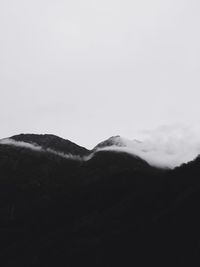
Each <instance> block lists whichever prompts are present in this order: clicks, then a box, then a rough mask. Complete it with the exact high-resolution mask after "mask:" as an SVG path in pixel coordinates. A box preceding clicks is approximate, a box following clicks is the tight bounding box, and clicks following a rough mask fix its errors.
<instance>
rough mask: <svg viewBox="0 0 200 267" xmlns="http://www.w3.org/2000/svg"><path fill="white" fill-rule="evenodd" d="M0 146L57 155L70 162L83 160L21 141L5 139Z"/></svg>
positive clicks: (0, 142)
mask: <svg viewBox="0 0 200 267" xmlns="http://www.w3.org/2000/svg"><path fill="white" fill-rule="evenodd" d="M0 144H2V145H10V146H16V147H23V148H28V149H31V150H34V151H38V152H48V153H51V154H54V155H57V156H59V157H62V158H65V159H72V160H78V161H82V160H84V158H83V157H81V156H78V155H72V154H65V153H63V152H59V151H56V150H54V149H51V148H45V149H44V148H43V147H41V146H39V145H36V144H30V143H27V142H23V141H15V140H13V139H11V138H6V139H2V140H0Z"/></svg>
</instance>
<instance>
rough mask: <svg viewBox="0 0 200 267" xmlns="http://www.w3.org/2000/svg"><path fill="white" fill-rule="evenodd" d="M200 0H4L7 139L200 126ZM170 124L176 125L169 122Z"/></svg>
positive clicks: (0, 55)
mask: <svg viewBox="0 0 200 267" xmlns="http://www.w3.org/2000/svg"><path fill="white" fill-rule="evenodd" d="M199 14H200V1H198V0H167V1H163V0H151V1H149V0H135V1H134V0H101V1H100V0H99V1H95V0H85V1H83V0H48V1H47V0H34V1H33V0H32V1H30V0H17V1H16V0H1V1H0V92H1V97H0V122H1V128H0V129H1V130H0V138H3V137H7V136H10V135H13V134H18V133H21V132H24V133H32V132H34V133H54V134H57V135H60V136H62V137H64V138H67V139H70V140H72V141H74V142H77V143H79V144H81V145H84V146H87V147H91V146H93V145H95V144H96V143H98V142H99V141H102V140H103V139H105V138H108V137H109V136H111V135H117V134H120V135H122V136H125V137H127V138H130V139H133V138H134V137H135V135H136V133H137V132H138V131H140V130H144V129H155V128H156V127H159V126H160V125H177V124H184V125H185V124H186V125H189V126H191V127H197V128H199V129H200V118H199V115H200V104H199V102H200V34H199V25H200V16H199ZM170 127H171V126H170Z"/></svg>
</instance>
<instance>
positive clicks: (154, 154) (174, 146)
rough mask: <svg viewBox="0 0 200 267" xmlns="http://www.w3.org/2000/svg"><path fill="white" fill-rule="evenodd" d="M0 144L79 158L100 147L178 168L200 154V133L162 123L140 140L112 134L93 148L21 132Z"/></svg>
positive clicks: (154, 163)
mask: <svg viewBox="0 0 200 267" xmlns="http://www.w3.org/2000/svg"><path fill="white" fill-rule="evenodd" d="M61 140H62V142H61ZM0 144H8V145H14V146H19V147H20V146H21V147H27V148H30V149H33V150H38V151H39V150H40V151H44V150H48V151H49V152H51V153H55V154H56V153H57V154H58V155H60V156H62V157H72V158H74V159H79V160H88V159H89V158H90V157H92V156H93V155H94V153H95V152H96V151H100V150H104V151H115V152H126V153H129V154H130V155H135V156H139V157H140V158H142V159H143V160H145V161H147V162H148V163H149V164H150V165H152V166H157V167H161V168H175V167H177V166H180V165H181V164H183V163H187V162H189V161H191V160H193V159H195V158H196V157H197V156H198V155H199V154H200V138H199V135H198V134H197V132H196V133H195V132H194V131H191V130H189V128H187V127H183V126H182V127H180V126H171V127H169V126H162V127H160V128H158V129H155V130H154V131H146V132H144V133H143V139H141V140H137V139H134V140H129V139H127V138H123V137H121V136H113V137H110V138H108V139H107V140H105V141H102V142H101V143H99V144H97V145H96V146H95V147H94V148H93V149H92V150H87V149H85V148H83V147H80V148H79V149H77V148H76V146H77V145H76V144H74V145H73V143H71V142H69V141H68V140H64V139H61V138H59V137H57V136H55V135H50V134H49V135H34V134H27V135H25V134H22V135H17V136H13V137H11V138H5V139H2V140H0ZM69 144H70V145H69ZM65 147H67V150H65ZM88 156H89V157H88Z"/></svg>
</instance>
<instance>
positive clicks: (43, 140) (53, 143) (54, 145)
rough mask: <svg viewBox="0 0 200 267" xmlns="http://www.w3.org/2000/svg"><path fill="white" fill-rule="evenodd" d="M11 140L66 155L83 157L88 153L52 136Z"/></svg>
mask: <svg viewBox="0 0 200 267" xmlns="http://www.w3.org/2000/svg"><path fill="white" fill-rule="evenodd" d="M11 139H12V140H15V141H21V142H26V143H30V144H34V145H39V146H41V147H42V148H44V149H47V148H48V149H52V150H55V151H57V152H63V153H66V154H72V155H79V156H84V155H88V154H89V153H90V151H89V150H87V149H86V148H84V147H81V146H78V145H77V144H75V143H73V142H71V141H69V140H65V139H63V138H60V137H58V136H55V135H52V134H44V135H42V134H20V135H14V136H12V137H11Z"/></svg>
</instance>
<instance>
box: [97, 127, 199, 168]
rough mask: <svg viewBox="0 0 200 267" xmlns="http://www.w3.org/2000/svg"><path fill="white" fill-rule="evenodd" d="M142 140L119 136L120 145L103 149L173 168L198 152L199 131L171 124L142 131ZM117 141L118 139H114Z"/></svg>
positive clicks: (195, 155)
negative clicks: (121, 152) (132, 155)
mask: <svg viewBox="0 0 200 267" xmlns="http://www.w3.org/2000/svg"><path fill="white" fill-rule="evenodd" d="M141 138H142V139H141V140H142V141H136V140H133V141H131V140H128V139H125V138H120V142H121V144H120V146H119V145H113V146H111V147H105V148H102V149H103V150H115V151H124V152H127V153H130V154H134V155H137V156H139V157H141V158H142V159H144V160H146V161H147V162H148V163H149V164H150V165H153V166H157V167H166V168H174V167H176V166H179V165H181V164H183V163H187V162H189V161H191V160H193V159H195V158H196V157H197V156H198V155H199V154H200V133H198V132H197V131H195V130H191V129H190V128H189V127H186V126H180V125H172V126H162V127H159V128H157V129H155V130H151V131H144V132H143V133H142V137H141ZM116 141H117V142H118V143H119V137H118V140H116Z"/></svg>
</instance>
